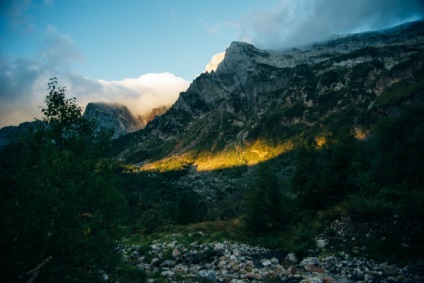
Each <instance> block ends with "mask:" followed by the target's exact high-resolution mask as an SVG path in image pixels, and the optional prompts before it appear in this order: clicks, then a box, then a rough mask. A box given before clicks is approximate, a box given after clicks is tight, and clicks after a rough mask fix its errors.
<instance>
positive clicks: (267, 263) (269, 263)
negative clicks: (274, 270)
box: [262, 259, 272, 266]
mask: <svg viewBox="0 0 424 283" xmlns="http://www.w3.org/2000/svg"><path fill="white" fill-rule="evenodd" d="M271 264H272V263H271V261H270V260H269V259H267V260H265V261H263V262H262V265H263V266H270V265H271Z"/></svg>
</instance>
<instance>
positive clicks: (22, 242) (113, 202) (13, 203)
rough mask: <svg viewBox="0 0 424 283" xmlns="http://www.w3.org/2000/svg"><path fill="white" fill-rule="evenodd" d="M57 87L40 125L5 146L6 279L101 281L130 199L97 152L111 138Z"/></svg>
mask: <svg viewBox="0 0 424 283" xmlns="http://www.w3.org/2000/svg"><path fill="white" fill-rule="evenodd" d="M56 84H57V82H56V80H55V79H54V80H51V81H50V83H49V91H50V92H49V95H47V97H46V105H47V107H46V108H45V109H43V110H42V112H43V114H44V117H43V121H44V123H42V126H40V127H36V128H34V129H32V130H31V131H30V132H28V133H27V134H26V135H25V137H24V138H23V139H22V140H21V141H20V142H18V143H15V144H12V145H10V146H9V147H7V148H5V149H3V150H1V151H0V174H1V176H0V187H1V191H0V219H1V220H0V221H1V222H0V225H1V228H0V229H1V230H2V231H3V232H2V233H3V234H2V237H1V239H0V249H1V251H2V253H1V256H0V266H1V267H0V268H1V271H0V281H1V282H10V281H18V282H20V281H22V282H27V281H28V280H30V279H32V280H38V281H40V282H57V281H62V282H72V281H77V282H81V281H84V282H90V281H98V279H99V278H100V276H101V271H102V272H103V271H104V272H107V271H108V270H110V269H112V268H113V265H114V264H113V261H114V260H115V259H116V257H115V254H114V252H113V249H114V247H115V245H116V239H117V236H119V233H118V231H119V229H118V228H119V224H120V221H121V220H122V219H123V216H124V214H123V213H124V212H125V207H126V202H125V200H124V198H123V197H122V196H121V194H120V193H118V191H117V190H116V189H115V185H114V184H115V180H114V175H113V173H112V166H111V165H110V164H111V163H110V162H108V161H107V160H102V159H101V158H100V156H99V153H100V152H99V151H98V149H99V148H100V149H101V148H104V146H105V145H106V144H107V142H108V141H107V138H106V139H105V136H95V135H94V131H93V125H92V124H91V123H89V122H88V121H86V120H85V119H84V118H82V116H81V108H80V107H79V106H77V104H76V102H75V99H74V98H73V99H66V98H65V88H57V86H56ZM106 137H107V135H106Z"/></svg>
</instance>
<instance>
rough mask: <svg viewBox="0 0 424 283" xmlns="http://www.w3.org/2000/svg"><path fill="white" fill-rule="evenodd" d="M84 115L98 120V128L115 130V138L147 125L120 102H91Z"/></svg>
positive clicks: (89, 118)
mask: <svg viewBox="0 0 424 283" xmlns="http://www.w3.org/2000/svg"><path fill="white" fill-rule="evenodd" d="M83 117H84V118H86V119H88V120H92V121H96V123H97V126H98V128H99V129H100V128H107V129H112V130H113V131H114V134H113V138H118V137H120V136H122V135H126V134H128V133H132V132H134V131H137V130H140V129H142V128H144V127H145V126H146V124H145V122H144V121H143V120H141V119H137V118H135V117H134V116H133V115H132V114H131V112H130V111H129V110H128V108H127V107H125V106H124V105H120V104H108V103H102V102H98V103H93V102H92V103H89V104H88V105H87V107H86V109H85V111H84V114H83Z"/></svg>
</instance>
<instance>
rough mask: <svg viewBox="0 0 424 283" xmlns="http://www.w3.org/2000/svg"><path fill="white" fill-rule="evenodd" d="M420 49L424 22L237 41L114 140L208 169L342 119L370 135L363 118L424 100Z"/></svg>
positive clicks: (267, 153)
mask: <svg viewBox="0 0 424 283" xmlns="http://www.w3.org/2000/svg"><path fill="white" fill-rule="evenodd" d="M423 49H424V22H413V23H409V24H405V25H402V26H398V27H395V28H391V29H387V30H381V31H377V32H368V33H361V34H354V35H350V36H346V37H341V38H338V39H335V40H332V41H329V42H325V43H321V44H315V45H313V46H309V47H304V48H301V49H290V50H286V51H266V50H259V49H257V48H255V47H254V46H252V45H250V44H247V43H243V42H233V43H232V44H231V45H230V46H229V47H228V49H227V50H226V51H225V57H224V59H223V60H222V61H221V62H219V64H217V66H215V67H214V68H212V69H210V70H209V72H206V73H204V74H201V75H200V76H199V77H198V78H196V79H195V80H194V81H193V83H192V84H191V85H190V87H189V88H188V89H187V91H186V92H183V93H181V95H180V97H179V99H178V100H177V102H176V103H175V104H174V105H173V107H172V108H171V109H170V110H169V111H168V112H167V113H166V114H164V115H163V116H161V117H159V118H158V119H155V120H154V121H153V122H152V123H150V124H149V125H147V127H146V129H145V130H143V131H140V132H137V133H136V134H134V135H132V136H131V138H129V139H126V140H125V141H124V140H122V141H121V142H119V143H118V144H119V146H118V147H117V148H121V154H120V157H121V158H124V159H127V160H128V161H131V162H144V163H145V164H147V163H149V164H153V163H154V162H153V163H151V161H152V159H153V160H155V159H157V160H160V162H159V163H160V164H161V165H160V166H163V164H164V162H165V163H169V162H171V163H172V162H175V160H176V159H178V160H179V161H178V162H182V163H183V164H186V165H187V164H189V165H193V166H197V168H198V169H199V168H200V169H202V168H203V169H205V170H208V169H213V168H222V167H226V166H236V165H237V166H239V165H250V164H255V163H257V162H260V161H263V160H267V159H269V158H273V157H275V156H277V155H279V154H280V153H282V152H284V151H285V150H287V149H288V148H290V146H291V145H292V144H293V141H294V140H295V139H296V138H298V137H300V136H302V135H305V133H308V132H309V133H313V132H314V133H315V135H319V134H320V133H322V132H329V131H335V130H337V129H334V127H333V128H332V126H331V125H333V126H334V124H335V123H339V122H337V121H336V122H335V121H334V120H343V119H344V120H343V121H344V122H343V123H345V124H346V125H345V126H349V127H353V128H355V130H356V131H357V133H358V136H361V137H362V138H365V137H366V134H365V133H366V132H367V128H369V127H371V125H370V122H369V121H365V120H366V119H365V118H364V117H365V116H367V115H368V116H367V117H369V116H370V115H371V116H373V117H378V116H379V115H391V114H393V113H395V112H396V109H393V105H396V104H399V103H406V101H409V102H408V103H422V93H423V91H422V89H423V65H424V56H423V55H422V54H424V53H423V51H424V50H423ZM215 63H216V62H215ZM404 85H409V86H410V87H409V88H408V89H407V90H406V91H404V90H405V89H404V88H403V89H402V86H404ZM399 88H401V89H399ZM396 89H399V91H396ZM395 108H396V107H395ZM336 114H337V115H336ZM342 117H344V118H342ZM340 123H341V122H340ZM152 148H155V154H153V155H152V154H147V155H146V153H147V152H151V149H152ZM158 148H160V149H161V150H160V151H157V149H158ZM158 152H159V153H158ZM145 156H149V157H151V158H152V159H146V158H145ZM178 162H177V163H178ZM159 163H157V162H156V163H155V164H156V165H151V166H153V167H155V166H159V165H157V164H159ZM146 166H147V165H146ZM149 166H150V165H149Z"/></svg>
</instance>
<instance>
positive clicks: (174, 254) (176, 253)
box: [172, 248, 181, 258]
mask: <svg viewBox="0 0 424 283" xmlns="http://www.w3.org/2000/svg"><path fill="white" fill-rule="evenodd" d="M180 255H181V253H180V251H179V250H178V249H177V248H175V249H173V250H172V257H173V258H178V257H180Z"/></svg>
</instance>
